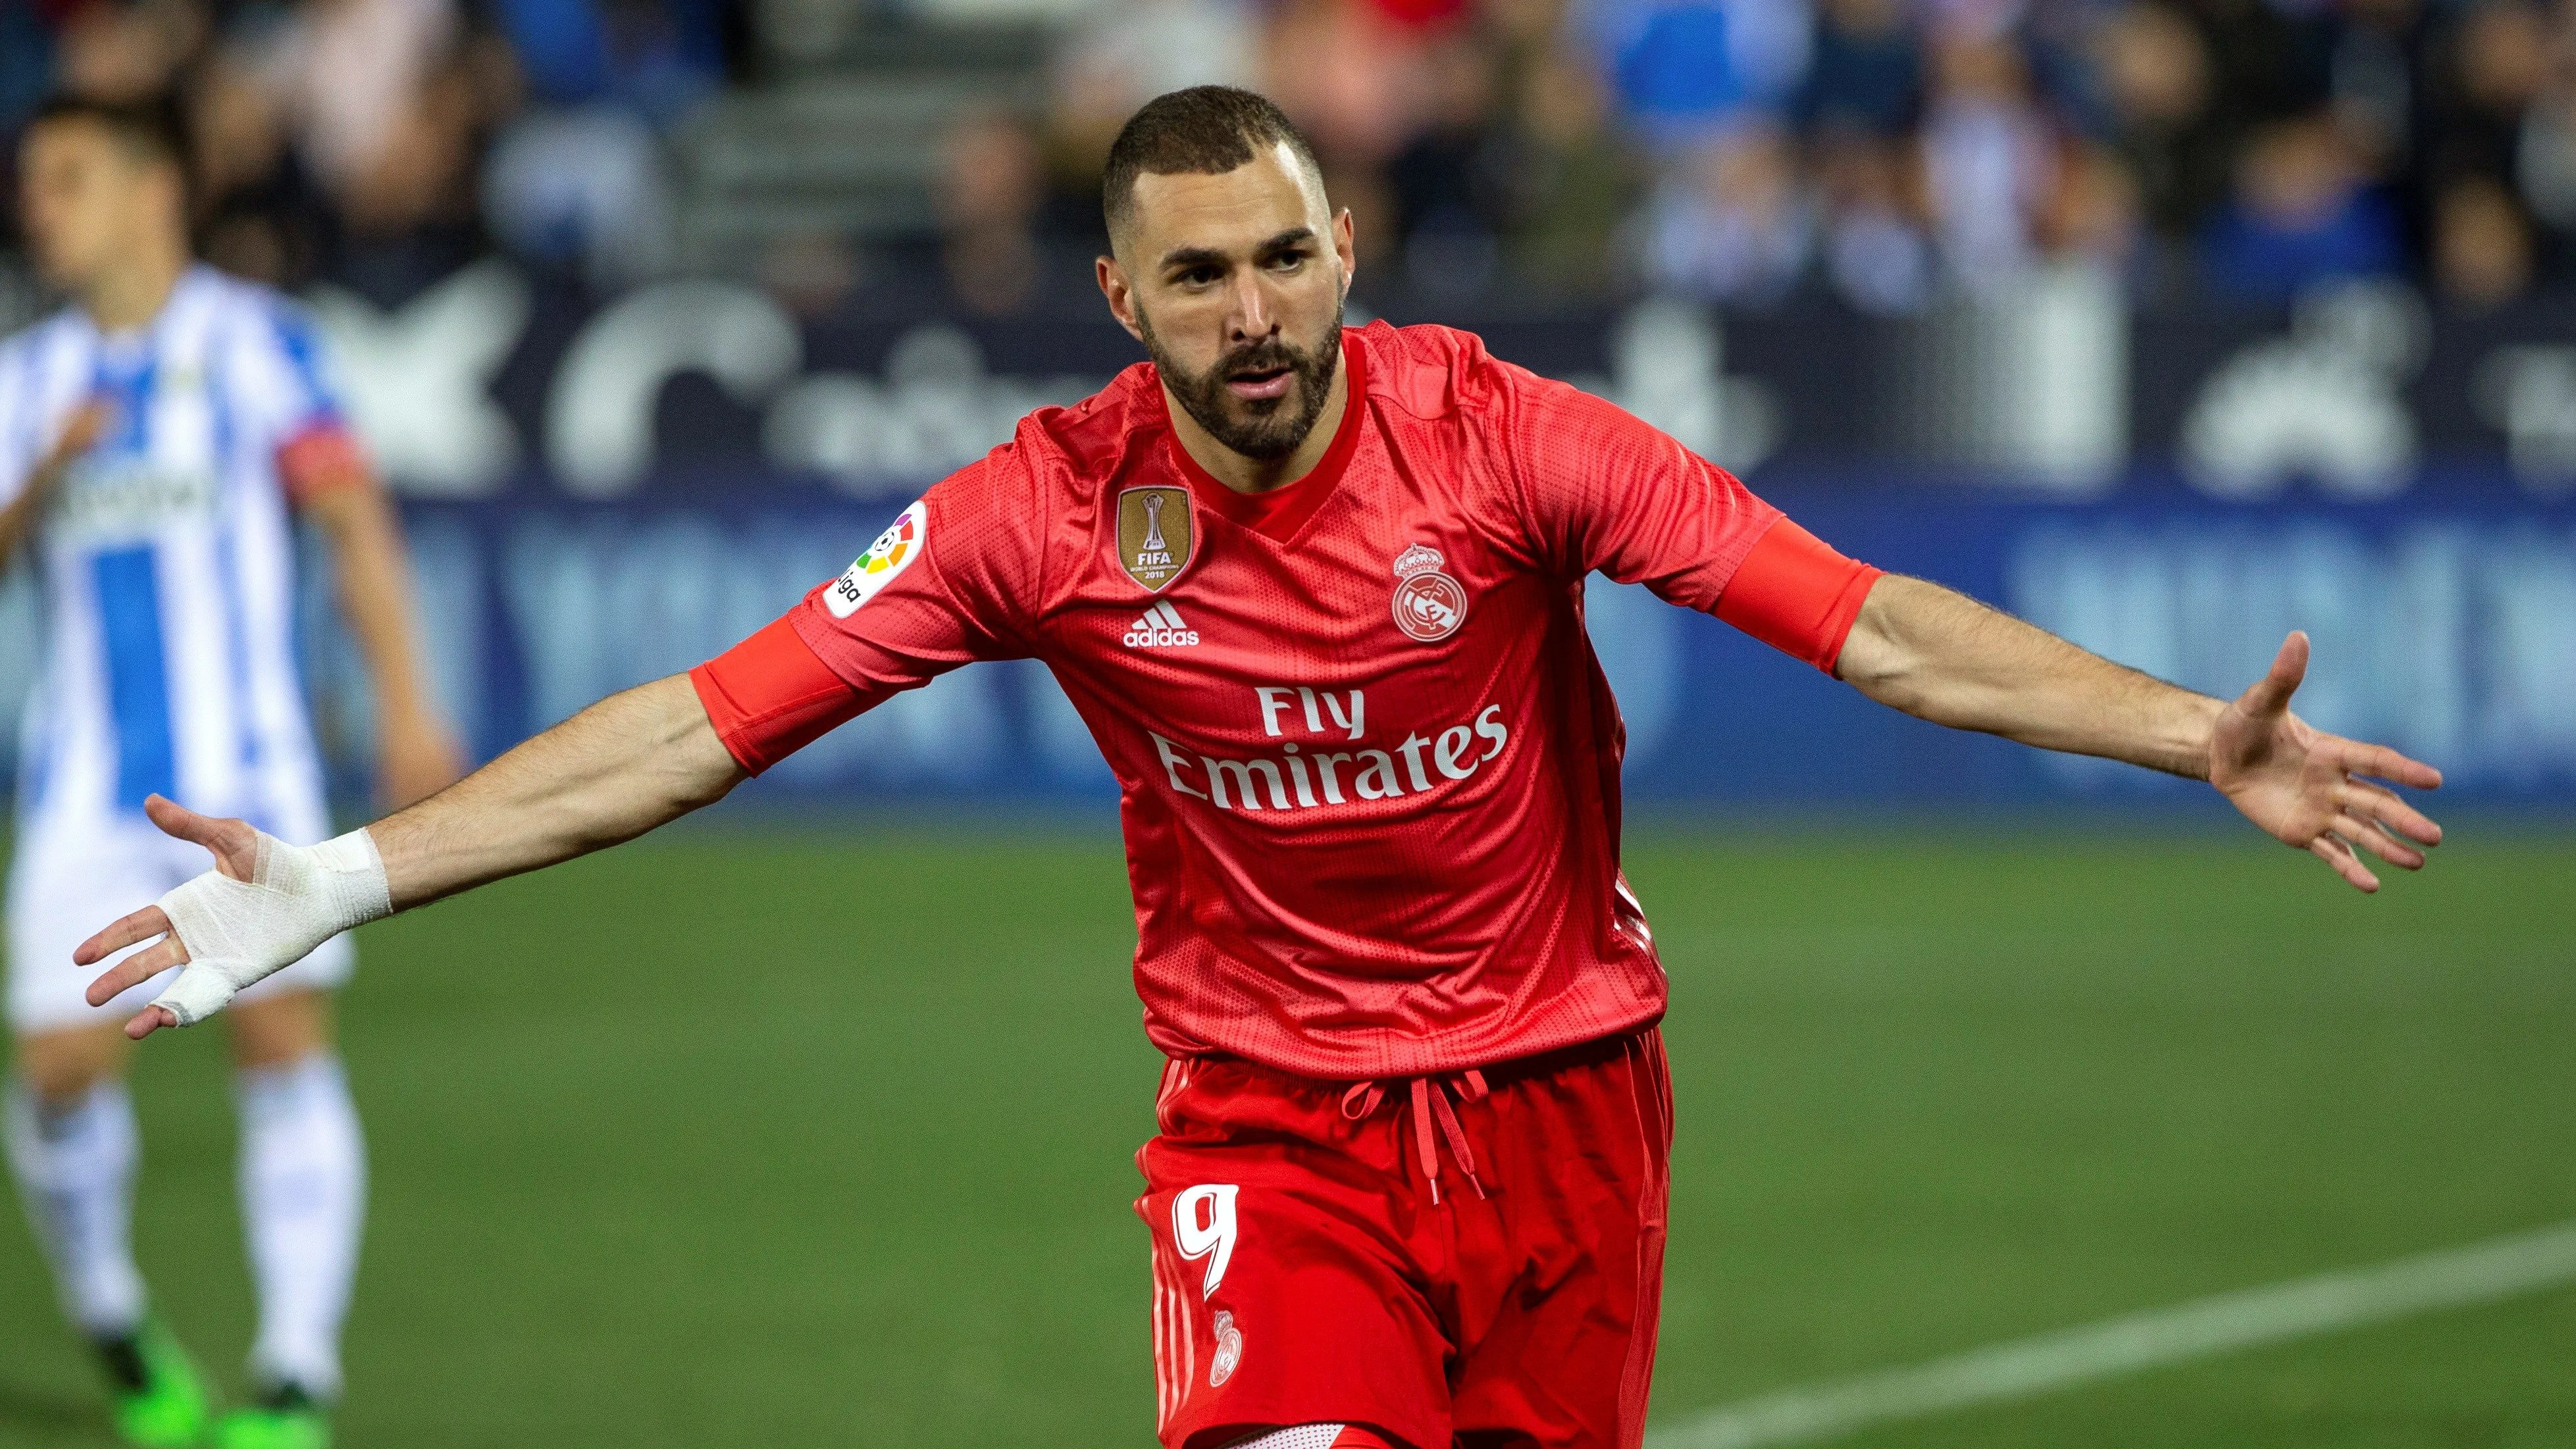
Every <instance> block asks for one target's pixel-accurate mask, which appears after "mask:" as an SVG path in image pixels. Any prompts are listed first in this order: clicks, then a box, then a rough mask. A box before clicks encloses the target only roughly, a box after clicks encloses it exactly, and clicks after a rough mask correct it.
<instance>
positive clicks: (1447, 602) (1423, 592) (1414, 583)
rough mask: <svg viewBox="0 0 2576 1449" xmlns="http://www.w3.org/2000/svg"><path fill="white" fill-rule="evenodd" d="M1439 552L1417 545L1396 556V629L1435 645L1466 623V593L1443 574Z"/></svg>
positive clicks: (1443, 560) (1426, 546)
mask: <svg viewBox="0 0 2576 1449" xmlns="http://www.w3.org/2000/svg"><path fill="white" fill-rule="evenodd" d="M1445 562H1447V560H1445V559H1443V558H1441V556H1440V550H1438V549H1436V548H1432V547H1430V546H1429V545H1427V544H1419V543H1417V544H1415V545H1414V546H1413V547H1411V548H1408V549H1406V550H1405V551H1404V552H1402V553H1400V554H1397V555H1396V556H1395V578H1396V584H1395V627H1397V628H1399V629H1402V630H1403V631H1404V632H1405V633H1406V634H1407V635H1410V636H1411V637H1413V638H1415V639H1419V640H1421V641H1422V642H1423V643H1425V644H1436V643H1438V642H1439V641H1441V640H1443V639H1446V638H1448V637H1449V636H1450V635H1452V634H1455V633H1457V632H1458V626H1459V625H1461V624H1464V623H1466V622H1467V590H1466V589H1465V588H1464V587H1463V586H1462V585H1460V584H1459V582H1458V581H1457V580H1456V579H1453V578H1451V577H1449V576H1448V575H1447V574H1445V573H1442V572H1441V571H1440V566H1441V564H1443V563H1445Z"/></svg>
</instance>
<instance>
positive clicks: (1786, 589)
mask: <svg viewBox="0 0 2576 1449" xmlns="http://www.w3.org/2000/svg"><path fill="white" fill-rule="evenodd" d="M1492 366H1493V367H1494V368H1495V370H1496V372H1497V373H1498V374H1499V375H1500V378H1501V382H1500V386H1501V388H1502V390H1503V391H1504V392H1505V394H1506V395H1507V396H1506V407H1507V409H1508V417H1509V424H1508V439H1507V444H1508V446H1509V448H1510V450H1511V455H1512V462H1513V470H1514V472H1515V474H1516V475H1517V478H1518V480H1519V483H1520V487H1521V492H1522V497H1523V504H1524V508H1525V511H1526V516H1527V521H1528V525H1529V527H1530V529H1531V530H1532V532H1533V533H1534V534H1535V538H1534V540H1533V543H1534V547H1535V548H1536V551H1537V552H1538V554H1539V556H1540V558H1541V559H1542V560H1543V561H1545V562H1546V563H1549V564H1551V565H1553V566H1555V567H1557V568H1559V569H1562V570H1563V571H1564V572H1566V573H1568V574H1572V575H1575V576H1578V577H1579V576H1581V575H1583V574H1587V573H1591V572H1593V571H1594V570H1596V569H1597V570H1599V571H1600V572H1601V573H1603V574H1606V575H1608V576H1609V577H1611V578H1613V579H1616V580H1617V581H1619V582H1620V583H1623V584H1634V583H1642V584H1644V585H1645V586H1646V587H1648V588H1650V589H1652V590H1654V591H1655V593H1656V594H1657V595H1658V596H1660V597H1662V598H1663V599H1665V600H1667V601H1669V602H1672V603H1675V604H1679V605H1681V606H1683V607H1684V608H1689V609H1697V610H1700V611H1701V612H1703V613H1710V614H1715V615H1716V616H1717V617H1718V618H1720V619H1723V620H1725V621H1726V622H1727V623H1729V624H1732V625H1734V626H1735V627H1737V628H1739V629H1742V630H1743V631H1744V632H1746V633H1748V634H1751V635H1752V636H1753V637H1755V638H1757V639H1760V640H1761V641H1762V642H1763V643H1765V644H1768V645H1770V646H1772V647H1773V648H1775V649H1778V650H1780V651H1782V652H1783V653H1786V654H1791V655H1794V656H1796V657H1798V658H1800V659H1804V660H1806V661H1807V662H1808V663H1809V664H1812V665H1814V666H1815V667H1817V668H1818V669H1822V670H1825V671H1827V672H1828V673H1830V672H1832V670H1833V668H1834V662H1835V660H1837V659H1838V658H1839V657H1840V656H1841V654H1842V647H1843V641H1844V639H1845V638H1846V637H1848V636H1849V634H1850V633H1851V626H1852V621H1853V620H1854V619H1856V618H1858V617H1859V614H1860V606H1861V603H1862V601H1863V600H1865V599H1867V598H1868V596H1869V586H1870V584H1871V582H1872V581H1874V580H1875V579H1877V578H1878V576H1879V571H1878V570H1876V569H1874V568H1871V567H1870V566H1869V565H1867V564H1863V563H1858V562H1855V561H1853V560H1851V559H1848V558H1845V557H1843V556H1842V555H1841V554H1839V553H1836V552H1834V551H1833V549H1831V548H1829V547H1827V546H1826V545H1825V544H1824V543H1823V542H1821V541H1820V540H1818V539H1817V538H1816V537H1815V535H1813V534H1811V533H1809V532H1807V531H1806V530H1805V529H1803V528H1800V527H1799V526H1798V525H1797V524H1795V523H1792V522H1790V521H1789V520H1788V519H1787V518H1786V517H1785V516H1784V515H1783V514H1782V513H1781V512H1780V510H1779V509H1777V508H1774V507H1772V506H1771V505H1770V504H1768V503H1765V502H1763V501H1762V500H1761V499H1760V498H1757V497H1755V496H1754V494H1753V491H1752V490H1751V489H1748V488H1746V487H1745V486H1744V485H1743V484H1742V483H1741V482H1739V481H1737V479H1736V477H1735V475H1734V474H1732V473H1729V472H1727V471H1726V470H1725V469H1723V468H1720V467H1718V466H1717V465H1716V464H1714V463H1711V462H1709V461H1708V460H1707V459H1705V458H1702V457H1700V456H1699V455H1698V454H1696V453H1693V452H1692V451H1691V450H1690V449H1688V448H1685V447H1683V446H1682V445H1681V444H1680V443H1678V442H1676V441H1674V440H1673V439H1672V438H1671V437H1670V436H1669V435H1667V434H1665V433H1664V432H1662V431H1660V430H1659V429H1656V428H1654V427H1652V426H1649V425H1648V424H1647V423H1645V422H1643V421H1641V420H1639V419H1638V418H1637V417H1635V416H1634V415H1632V414H1630V413H1628V412H1626V411H1624V410H1622V409H1620V408H1619V407H1617V406H1615V405H1613V404H1611V403H1608V402H1604V401H1603V400H1601V399H1600V398H1597V397H1594V396H1592V395H1590V394H1589V393H1585V392H1582V391H1580V390H1579V389H1576V388H1573V387H1570V386H1568V385H1566V384H1564V383H1561V382H1551V381H1548V380H1547V379H1544V378H1541V377H1538V376H1536V375H1534V374H1532V373H1529V372H1527V371H1524V370H1522V369H1520V368H1517V367H1510V366H1508V365H1505V364H1492Z"/></svg>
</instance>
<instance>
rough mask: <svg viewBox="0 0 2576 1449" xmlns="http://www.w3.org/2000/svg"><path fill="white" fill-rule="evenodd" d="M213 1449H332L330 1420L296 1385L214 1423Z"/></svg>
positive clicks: (285, 1386)
mask: <svg viewBox="0 0 2576 1449" xmlns="http://www.w3.org/2000/svg"><path fill="white" fill-rule="evenodd" d="M208 1442H209V1443H211V1444H212V1445H213V1446H214V1449H331V1418H330V1416H329V1415H328V1414H326V1413H324V1412H323V1410H322V1406H321V1405H320V1404H317V1403H315V1402H314V1401H313V1398H312V1396H311V1395H309V1394H307V1393H305V1392H304V1391H303V1390H302V1389H299V1388H297V1387H296V1386H295V1385H293V1384H285V1385H281V1386H279V1387H278V1388H276V1389H273V1390H271V1391H270V1392H269V1394H268V1395H267V1397H265V1398H263V1399H261V1400H260V1402H259V1406H258V1407H257V1408H252V1409H235V1410H234V1411H233V1412H231V1413H229V1414H226V1415H224V1416H223V1417H222V1418H221V1419H218V1420H216V1421H215V1434H214V1438H212V1439H211V1440H209V1441H208Z"/></svg>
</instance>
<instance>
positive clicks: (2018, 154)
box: [1923, 29, 2056, 296]
mask: <svg viewBox="0 0 2576 1449" xmlns="http://www.w3.org/2000/svg"><path fill="white" fill-rule="evenodd" d="M1932 68H1933V78H1932V99H1931V103H1930V105H1929V107H1928V108H1927V109H1926V112H1925V116H1924V123H1923V170H1924V189H1925V194H1926V197H1927V200H1928V202H1929V206H1930V210H1931V213H1932V230H1933V235H1934V236H1935V237H1937V238H1938V239H1939V241H1940V250H1941V259H1942V261H1943V263H1944V264H1945V265H1946V267H1947V269H1948V271H1949V274H1950V276H1951V278H1952V279H1953V280H1954V281H1956V282H1958V283H1959V284H1960V285H1961V286H1962V287H1964V288H1966V289H1967V290H1968V291H1969V292H1971V293H1973V294H1976V295H1979V296H1992V295H1995V294H1997V293H1998V292H2000V291H2001V290H2002V289H2003V288H2004V287H2005V286H2007V285H2008V284H2010V283H2012V282H2014V281H2016V280H2018V279H2019V278H2020V276H2021V275H2022V273H2023V272H2024V271H2025V270H2026V269H2027V268H2028V267H2029V265H2030V262H2031V260H2032V257H2033V237H2032V223H2033V219H2034V216H2035V214H2036V213H2037V211H2038V210H2039V208H2040V206H2041V205H2042V204H2043V202H2044V201H2045V200H2046V197H2047V192H2048V189H2049V187H2050V185H2051V183H2052V181H2053V179H2054V177H2055V174H2056V147H2055V144H2054V141H2053V139H2052V137H2051V135H2050V133H2049V129H2048V126H2047V124H2046V121H2045V119H2044V118H2043V117H2042V115H2041V114H2040V112H2039V110H2038V108H2037V107H2036V105H2035V104H2034V103H2033V99H2032V96H2031V93H2030V73H2029V69H2028V67H2027V65H2026V63H2025V62H2024V59H2023V57H2022V53H2021V51H2020V49H2019V48H2018V47H2017V46H2016V45H2015V44H2014V42H2013V39H2012V37H2011V36H2010V35H2009V34H2008V33H2000V32H1990V31H1984V30H1970V29H1961V30H1953V31H1951V32H1950V33H1948V34H1946V35H1943V36H1942V37H1941V38H1940V39H1939V41H1938V43H1937V44H1936V45H1935V46H1934V47H1933V52H1932Z"/></svg>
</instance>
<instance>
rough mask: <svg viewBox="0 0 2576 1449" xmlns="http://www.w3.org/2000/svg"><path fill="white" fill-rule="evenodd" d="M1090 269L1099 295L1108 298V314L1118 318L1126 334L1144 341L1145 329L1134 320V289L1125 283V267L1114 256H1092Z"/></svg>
mask: <svg viewBox="0 0 2576 1449" xmlns="http://www.w3.org/2000/svg"><path fill="white" fill-rule="evenodd" d="M1091 270H1092V275H1093V276H1094V277H1095V278H1096V279H1098V281H1099V283H1100V295H1101V296H1103V297H1106V298H1108V299H1109V315H1110V316H1112V317H1115V318H1117V319H1118V325H1119V326H1121V327H1124V328H1126V329H1127V335H1128V336H1130V337H1133V338H1135V339H1136V340H1137V341H1139V342H1142V341H1144V340H1145V329H1144V328H1143V327H1140V326H1138V325H1137V322H1136V290H1135V289H1134V288H1133V287H1130V286H1128V285H1127V270H1126V268H1124V267H1121V266H1119V265H1118V259H1117V258H1116V257H1114V256H1113V257H1094V258H1093V259H1092V262H1091Z"/></svg>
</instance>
